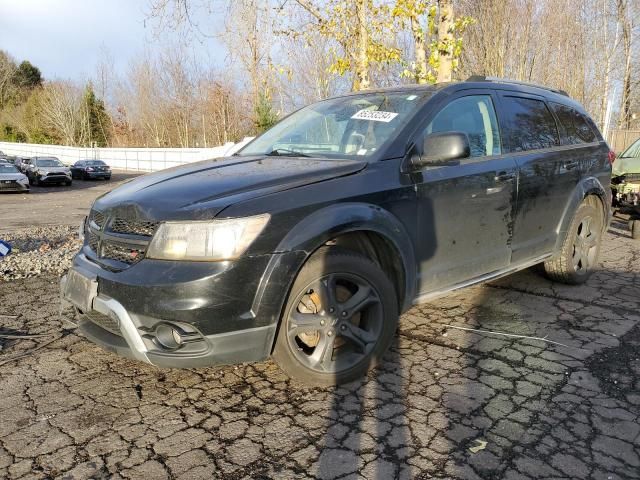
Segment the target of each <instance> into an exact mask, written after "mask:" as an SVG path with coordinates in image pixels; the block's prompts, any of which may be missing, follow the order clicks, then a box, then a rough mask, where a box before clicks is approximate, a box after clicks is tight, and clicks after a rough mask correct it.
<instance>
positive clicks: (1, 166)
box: [0, 163, 20, 173]
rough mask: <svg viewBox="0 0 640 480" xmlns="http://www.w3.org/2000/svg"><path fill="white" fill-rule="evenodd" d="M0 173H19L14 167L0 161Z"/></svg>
mask: <svg viewBox="0 0 640 480" xmlns="http://www.w3.org/2000/svg"><path fill="white" fill-rule="evenodd" d="M0 173H20V172H19V171H18V169H17V168H16V167H14V166H13V165H9V164H8V163H0Z"/></svg>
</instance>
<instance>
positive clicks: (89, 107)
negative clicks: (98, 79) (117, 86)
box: [84, 82, 111, 147]
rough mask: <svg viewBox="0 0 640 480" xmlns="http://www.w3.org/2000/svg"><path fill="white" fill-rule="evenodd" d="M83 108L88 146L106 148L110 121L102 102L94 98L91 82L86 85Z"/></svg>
mask: <svg viewBox="0 0 640 480" xmlns="http://www.w3.org/2000/svg"><path fill="white" fill-rule="evenodd" d="M84 107H85V109H86V130H87V136H88V140H89V144H90V145H92V146H93V145H95V146H97V147H106V146H107V144H108V143H109V137H110V135H109V134H110V128H109V126H110V124H111V121H110V117H109V114H108V113H107V110H106V108H105V106H104V102H103V101H102V100H101V99H99V98H97V97H96V94H95V92H94V91H93V85H92V84H91V82H89V83H88V84H87V87H86V89H85V92H84Z"/></svg>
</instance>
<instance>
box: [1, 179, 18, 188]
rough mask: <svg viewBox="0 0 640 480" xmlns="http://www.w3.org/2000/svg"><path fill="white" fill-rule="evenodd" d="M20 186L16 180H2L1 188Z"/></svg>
mask: <svg viewBox="0 0 640 480" xmlns="http://www.w3.org/2000/svg"><path fill="white" fill-rule="evenodd" d="M18 187H19V185H18V182H16V181H15V180H2V181H0V190H15V189H16V188H18Z"/></svg>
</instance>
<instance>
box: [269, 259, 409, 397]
mask: <svg viewBox="0 0 640 480" xmlns="http://www.w3.org/2000/svg"><path fill="white" fill-rule="evenodd" d="M352 304H353V305H352ZM326 305H329V307H328V308H327V306H326ZM398 316H399V314H398V299H397V296H396V292H395V289H394V287H393V284H392V283H391V280H390V279H389V278H388V277H387V275H386V274H385V273H384V272H383V271H382V269H381V268H380V267H379V266H378V265H377V264H376V263H374V262H373V261H372V260H370V259H369V258H367V257H365V256H363V255H361V254H359V253H356V252H353V251H350V250H344V249H340V248H336V247H333V248H327V247H323V248H322V249H320V250H318V252H316V253H315V254H314V255H313V256H312V257H311V258H310V259H309V260H308V261H307V263H305V265H304V266H303V267H302V269H301V270H300V272H299V274H298V276H297V277H296V280H295V282H294V284H293V287H292V288H291V292H290V293H289V297H288V299H287V303H286V307H285V310H284V314H283V317H282V320H281V322H280V327H279V330H278V333H277V338H276V344H275V348H274V351H273V358H274V359H275V361H276V362H277V363H278V365H280V368H282V370H283V371H284V372H285V373H286V374H287V375H289V376H290V377H292V378H294V379H296V380H299V381H300V382H302V383H305V384H308V385H338V384H342V383H346V382H350V381H352V380H355V379H357V378H360V377H362V376H363V375H365V374H366V372H367V371H369V370H370V369H372V368H373V367H375V365H376V364H377V362H378V361H380V359H381V358H382V356H383V355H384V353H385V352H386V350H387V349H388V348H389V345H390V343H391V341H392V339H393V336H394V335H395V331H396V327H397V324H398ZM301 321H302V322H304V323H300V322H301ZM305 325H306V326H308V328H306V329H305V328H304V326H305Z"/></svg>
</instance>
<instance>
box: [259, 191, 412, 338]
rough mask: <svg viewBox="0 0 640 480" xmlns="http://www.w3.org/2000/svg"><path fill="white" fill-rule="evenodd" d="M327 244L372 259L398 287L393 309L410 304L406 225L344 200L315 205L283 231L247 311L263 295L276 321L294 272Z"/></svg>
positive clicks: (373, 208) (376, 209) (409, 249)
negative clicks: (274, 311)
mask: <svg viewBox="0 0 640 480" xmlns="http://www.w3.org/2000/svg"><path fill="white" fill-rule="evenodd" d="M326 245H336V246H340V247H343V248H348V249H351V250H355V251H358V252H360V253H364V254H365V255H367V256H368V257H369V258H372V259H373V260H374V261H376V262H377V263H378V264H379V265H380V266H381V268H382V269H383V270H384V271H385V272H387V273H388V274H389V275H390V276H391V281H392V282H393V283H394V286H395V287H396V290H397V291H396V293H397V295H398V310H399V311H400V312H403V311H405V310H407V309H408V308H409V307H410V306H411V304H412V301H413V298H414V296H415V281H416V260H415V254H414V249H413V244H412V243H411V241H410V239H409V235H408V233H407V231H406V229H405V227H404V226H403V225H402V223H401V222H400V221H399V220H398V218H397V217H396V216H395V215H393V214H392V213H391V212H389V211H387V210H385V209H383V208H381V207H379V206H376V205H372V204H366V203H355V202H349V203H341V204H335V205H331V206H329V207H326V208H323V209H320V210H318V211H316V212H314V213H313V214H311V215H309V216H307V217H305V218H304V219H303V220H301V221H300V222H298V223H297V224H296V225H295V226H294V227H293V228H292V229H291V230H290V231H289V232H288V233H287V235H286V236H285V237H284V238H283V239H282V240H281V242H280V243H279V245H278V248H277V251H278V252H279V253H283V254H285V255H275V256H274V258H273V260H272V261H271V262H270V263H269V265H268V266H267V269H266V271H265V273H264V275H263V278H262V280H261V282H260V286H259V288H258V292H257V294H256V296H255V298H254V302H253V309H252V310H253V311H254V312H258V311H259V309H260V305H261V303H262V302H264V301H265V300H266V301H267V302H268V303H271V304H272V305H273V304H275V303H276V302H277V303H278V305H277V306H276V305H273V307H274V310H277V311H278V312H279V313H278V315H277V319H275V321H276V323H279V322H280V321H281V320H282V314H283V311H284V307H285V305H286V299H287V297H288V296H289V293H290V291H291V288H292V286H293V282H294V280H295V278H296V277H297V275H298V273H299V272H300V270H301V269H302V267H303V265H304V264H305V263H306V262H307V261H308V260H309V258H311V256H312V255H313V254H314V253H315V252H316V251H317V250H318V249H320V248H322V247H324V246H326ZM385 254H387V255H385ZM389 257H392V258H389ZM283 258H286V259H287V260H286V261H283ZM285 279H286V280H285ZM274 340H275V338H274Z"/></svg>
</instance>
